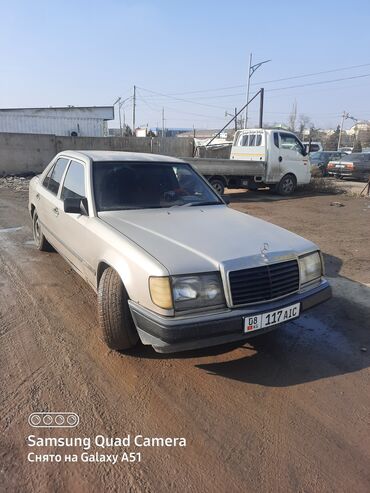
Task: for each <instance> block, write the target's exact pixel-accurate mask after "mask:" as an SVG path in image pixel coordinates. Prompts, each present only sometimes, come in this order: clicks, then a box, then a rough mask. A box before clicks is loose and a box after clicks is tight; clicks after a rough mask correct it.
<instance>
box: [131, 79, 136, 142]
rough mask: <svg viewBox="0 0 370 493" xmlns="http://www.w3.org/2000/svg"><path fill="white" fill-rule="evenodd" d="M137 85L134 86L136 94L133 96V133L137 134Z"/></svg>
mask: <svg viewBox="0 0 370 493" xmlns="http://www.w3.org/2000/svg"><path fill="white" fill-rule="evenodd" d="M135 120H136V86H134V96H133V105H132V135H136V134H135V125H136V122H135Z"/></svg>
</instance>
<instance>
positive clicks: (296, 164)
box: [279, 132, 311, 185]
mask: <svg viewBox="0 0 370 493" xmlns="http://www.w3.org/2000/svg"><path fill="white" fill-rule="evenodd" d="M279 136H280V145H279V150H280V152H279V163H280V176H281V177H283V176H284V175H286V174H288V173H292V174H294V176H295V177H296V178H297V184H298V185H300V184H304V183H309V181H310V179H311V173H310V167H309V165H308V157H307V156H305V151H304V148H303V145H302V144H301V142H300V141H299V140H298V139H297V137H296V136H295V135H293V134H291V133H288V132H279Z"/></svg>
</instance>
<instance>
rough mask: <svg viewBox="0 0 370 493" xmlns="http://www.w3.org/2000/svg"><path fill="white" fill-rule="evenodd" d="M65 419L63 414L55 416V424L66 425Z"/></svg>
mask: <svg viewBox="0 0 370 493" xmlns="http://www.w3.org/2000/svg"><path fill="white" fill-rule="evenodd" d="M64 422H65V419H64V416H63V414H58V416H55V424H57V425H58V426H62V425H64Z"/></svg>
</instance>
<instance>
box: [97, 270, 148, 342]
mask: <svg viewBox="0 0 370 493" xmlns="http://www.w3.org/2000/svg"><path fill="white" fill-rule="evenodd" d="M98 316H99V325H100V332H101V337H102V339H103V340H104V342H105V343H106V344H107V346H108V347H109V348H110V349H117V350H119V349H130V348H132V347H134V346H135V345H136V343H137V342H138V340H139V336H138V334H137V331H136V328H135V324H134V321H133V320H132V316H131V313H130V308H129V306H128V295H127V292H126V289H125V287H124V285H123V283H122V280H121V278H120V276H119V275H118V274H117V272H116V271H115V270H113V269H112V268H110V267H108V268H107V269H105V271H104V272H103V274H102V276H101V279H100V282H99V290H98Z"/></svg>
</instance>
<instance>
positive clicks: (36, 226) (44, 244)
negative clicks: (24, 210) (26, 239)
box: [32, 211, 52, 252]
mask: <svg viewBox="0 0 370 493" xmlns="http://www.w3.org/2000/svg"><path fill="white" fill-rule="evenodd" d="M32 232H33V239H34V240H35V243H36V246H37V248H38V249H39V250H40V251H41V252H50V251H52V246H51V245H50V243H49V242H48V240H47V239H46V238H45V236H44V234H43V232H42V228H41V224H40V220H39V216H38V214H37V212H36V211H34V213H33V216H32Z"/></svg>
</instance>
